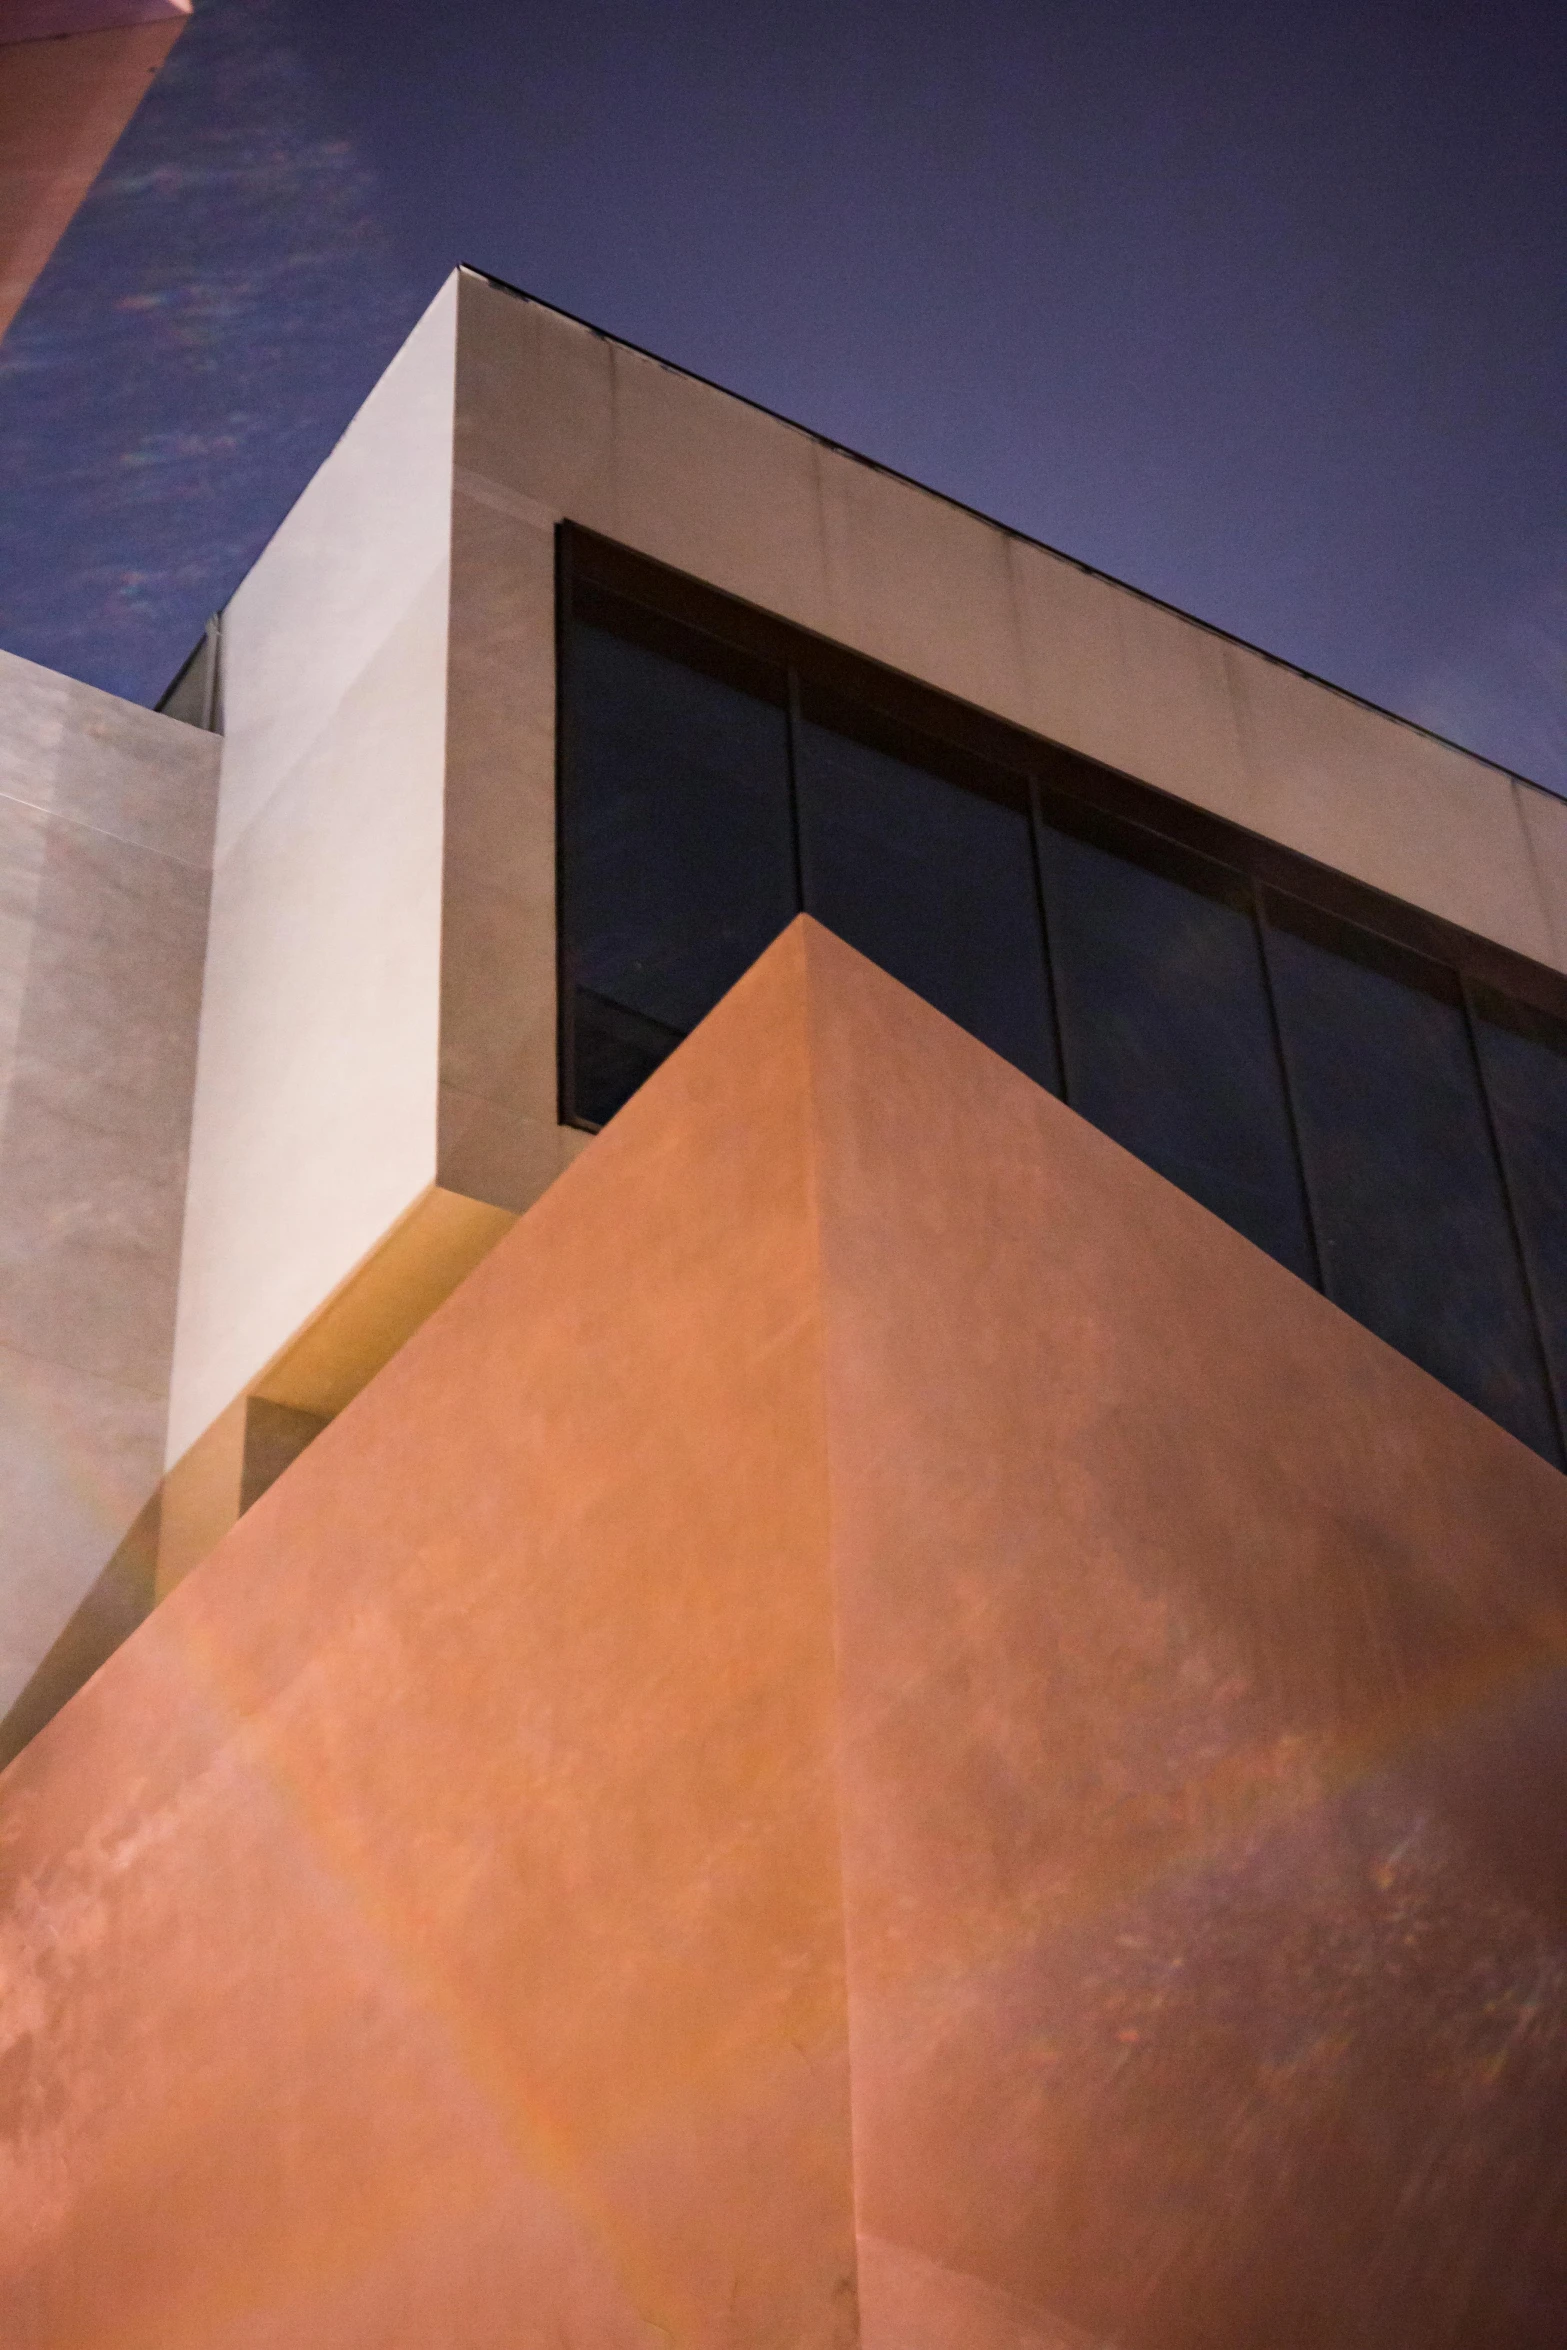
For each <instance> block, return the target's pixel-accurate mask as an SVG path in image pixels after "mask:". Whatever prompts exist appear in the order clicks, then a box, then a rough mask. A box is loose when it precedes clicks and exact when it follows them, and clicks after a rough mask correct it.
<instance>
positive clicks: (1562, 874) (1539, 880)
mask: <svg viewBox="0 0 1567 2350" xmlns="http://www.w3.org/2000/svg"><path fill="white" fill-rule="evenodd" d="M1513 797H1514V799H1515V801H1516V803H1517V808H1518V820H1519V822H1520V824H1521V825H1522V826H1523V833H1524V839H1525V841H1526V842H1527V843H1528V848H1529V861H1530V864H1531V866H1532V867H1533V870H1534V878H1535V883H1536V886H1537V888H1538V890H1539V893H1540V900H1541V903H1542V905H1543V906H1544V909H1545V923H1546V929H1547V932H1548V934H1549V937H1550V942H1551V951H1550V955H1549V957H1548V958H1547V959H1548V960H1549V961H1551V962H1553V963H1554V964H1555V965H1556V966H1557V968H1558V969H1559V970H1563V971H1567V801H1564V800H1559V799H1558V798H1557V797H1556V795H1555V793H1554V792H1548V791H1542V790H1541V789H1540V788H1539V787H1538V786H1537V785H1534V784H1528V783H1515V784H1514V786H1513Z"/></svg>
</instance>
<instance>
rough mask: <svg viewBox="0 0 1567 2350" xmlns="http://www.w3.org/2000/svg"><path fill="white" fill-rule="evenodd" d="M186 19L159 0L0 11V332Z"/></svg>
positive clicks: (60, 3) (12, 6) (35, 2)
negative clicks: (115, 4)
mask: <svg viewBox="0 0 1567 2350" xmlns="http://www.w3.org/2000/svg"><path fill="white" fill-rule="evenodd" d="M188 14H189V10H188V9H181V8H175V7H172V6H170V5H167V0H122V4H121V5H120V6H117V7H116V6H111V5H108V4H107V0H7V6H6V8H5V10H4V12H3V14H0V335H3V334H4V333H5V331H6V328H7V327H8V326H9V325H10V323H11V321H12V319H13V318H14V317H15V316H16V313H17V312H18V310H20V308H21V306H22V303H23V302H24V301H25V299H26V297H27V295H28V293H29V292H30V291H31V289H32V286H33V283H34V281H35V279H36V278H37V276H38V274H39V272H40V271H41V270H42V268H43V266H44V264H45V262H46V261H47V260H48V258H49V256H50V254H51V253H52V252H53V251H54V249H55V246H56V245H57V244H58V243H59V241H60V238H61V237H62V236H63V234H64V233H65V230H66V228H67V226H68V225H69V223H70V220H71V218H72V216H73V214H74V213H75V211H76V208H77V206H78V205H79V204H80V203H81V201H82V198H83V197H84V196H85V195H86V193H87V191H88V189H89V188H90V187H91V186H92V184H93V181H94V180H95V179H96V178H97V177H98V174H99V172H100V171H101V170H102V169H103V167H104V165H105V164H106V163H107V162H108V160H109V156H110V154H111V152H112V150H113V148H114V145H115V142H116V140H117V139H118V138H119V136H120V133H121V132H122V131H123V130H124V128H125V126H126V124H127V123H128V122H129V121H130V118H131V116H132V115H133V114H134V113H135V111H136V109H137V107H138V106H139V105H140V103H141V101H142V98H143V97H144V96H145V94H146V91H147V87H148V84H149V83H150V82H151V80H152V79H153V76H154V75H155V74H156V73H157V71H158V68H159V67H160V66H161V65H162V63H163V61H164V59H165V58H166V57H167V55H168V53H169V51H170V49H171V48H172V47H173V45H174V42H175V40H176V38H177V36H178V34H179V32H180V30H181V27H182V26H183V25H184V23H185V20H186V17H187V15H188ZM62 35H69V36H70V37H69V38H61V37H60V36H62Z"/></svg>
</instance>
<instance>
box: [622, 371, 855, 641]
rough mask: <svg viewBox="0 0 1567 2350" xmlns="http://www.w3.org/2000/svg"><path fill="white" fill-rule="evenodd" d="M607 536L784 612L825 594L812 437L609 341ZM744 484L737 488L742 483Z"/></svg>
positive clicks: (817, 606) (817, 607) (807, 607)
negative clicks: (610, 498) (611, 458)
mask: <svg viewBox="0 0 1567 2350" xmlns="http://www.w3.org/2000/svg"><path fill="white" fill-rule="evenodd" d="M611 357H612V364H613V393H614V416H615V442H614V451H615V470H614V486H615V525H614V535H615V536H616V537H618V538H620V539H622V540H623V541H624V542H625V544H626V545H627V546H632V547H637V548H640V549H641V551H642V552H643V553H644V554H648V555H652V556H655V557H657V558H658V559H659V560H660V561H661V562H665V563H673V564H676V565H677V566H678V567H679V568H680V569H681V570H682V571H690V572H694V573H695V574H696V576H697V577H698V578H699V579H706V580H710V581H711V582H712V583H713V585H714V586H715V587H721V588H726V589H728V590H729V591H730V592H731V593H732V594H735V595H740V596H746V597H748V598H749V599H750V600H751V602H753V603H757V604H761V605H763V606H764V607H765V608H766V609H767V610H768V611H770V612H778V613H781V614H782V615H783V616H784V617H785V618H786V619H790V620H800V621H803V622H804V623H805V624H806V626H808V627H814V626H819V625H820V623H819V621H818V620H816V619H815V618H813V615H816V614H819V613H821V612H822V611H823V610H825V609H826V608H827V604H828V594H829V589H828V580H829V564H828V557H827V550H826V546H825V544H824V529H823V513H822V500H821V493H820V481H819V476H818V469H817V463H816V459H817V454H818V448H817V444H816V443H814V442H813V441H812V439H811V437H810V435H809V434H808V433H804V432H801V431H799V430H798V429H797V428H796V427H795V426H793V425H787V424H781V423H779V421H778V420H777V419H776V418H775V417H771V416H766V415H764V414H763V413H762V411H761V410H760V409H758V408H752V407H749V406H748V405H747V404H746V402H745V401H743V400H736V399H733V398H732V397H731V396H730V395H729V394H728V393H725V392H719V391H715V390H714V389H713V387H712V386H711V385H710V384H704V383H698V382H696V381H695V380H694V379H693V378H692V377H690V376H688V375H682V374H681V373H680V372H679V370H678V369H676V368H673V367H665V366H662V365H661V364H660V363H659V361H658V360H656V359H649V358H646V357H645V356H644V355H643V354H642V353H641V352H640V351H628V350H627V349H626V348H625V346H624V345H623V344H619V343H617V344H614V345H612V346H611ZM742 482H743V483H744V484H745V485H746V487H745V491H744V494H743V495H736V490H737V486H738V485H739V484H740V483H742Z"/></svg>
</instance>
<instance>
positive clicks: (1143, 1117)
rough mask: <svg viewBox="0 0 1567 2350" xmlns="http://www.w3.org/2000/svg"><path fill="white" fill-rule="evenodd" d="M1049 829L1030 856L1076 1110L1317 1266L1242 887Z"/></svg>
mask: <svg viewBox="0 0 1567 2350" xmlns="http://www.w3.org/2000/svg"><path fill="white" fill-rule="evenodd" d="M1126 846H1127V849H1128V850H1129V851H1134V852H1135V853H1129V854H1121V853H1118V851H1112V850H1111V849H1109V848H1106V847H1102V846H1100V845H1098V844H1097V843H1096V842H1093V841H1089V840H1084V839H1080V838H1077V837H1075V836H1074V835H1073V834H1071V833H1068V832H1064V831H1061V830H1059V829H1058V828H1056V827H1055V826H1053V825H1051V826H1047V827H1045V829H1044V832H1043V835H1042V841H1041V856H1042V863H1043V869H1044V877H1045V908H1046V918H1047V920H1048V923H1049V928H1050V954H1051V962H1052V966H1053V968H1054V972H1055V983H1056V993H1057V1002H1058V1005H1059V1009H1060V1017H1061V1050H1062V1054H1063V1057H1064V1059H1065V1062H1066V1081H1067V1099H1068V1101H1069V1102H1070V1103H1071V1105H1072V1107H1073V1108H1074V1109H1075V1110H1080V1111H1081V1112H1082V1114H1083V1116H1084V1117H1085V1118H1089V1119H1091V1120H1092V1121H1093V1123H1094V1125H1096V1126H1100V1127H1102V1128H1103V1129H1104V1131H1105V1132H1106V1133H1107V1134H1111V1135H1114V1137H1115V1139H1116V1141H1117V1142H1120V1143H1124V1144H1125V1146H1126V1148H1127V1149H1128V1150H1130V1151H1135V1152H1136V1154H1137V1156H1138V1157H1139V1158H1140V1159H1142V1160H1144V1161H1145V1162H1146V1164H1147V1165H1148V1166H1150V1167H1153V1168H1156V1169H1157V1170H1158V1172H1159V1173H1160V1174H1161V1175H1164V1176H1166V1177H1168V1179H1169V1181H1170V1182H1172V1183H1177V1184H1179V1185H1180V1187H1181V1189H1182V1190H1183V1191H1185V1192H1189V1193H1190V1194H1191V1196H1192V1198H1193V1199H1196V1200H1200V1201H1201V1202H1202V1204H1203V1206H1204V1207H1206V1208H1211V1209H1212V1210H1213V1212H1214V1214H1215V1215H1216V1216H1222V1217H1223V1218H1224V1220H1225V1222H1226V1223H1227V1224H1233V1225H1234V1227H1235V1229H1236V1230H1237V1231H1238V1232H1244V1233H1245V1235H1246V1237H1247V1239H1248V1240H1254V1241H1255V1242H1256V1243H1257V1245H1258V1247H1259V1248H1265V1249H1266V1250H1267V1252H1268V1254H1269V1255H1270V1256H1272V1257H1276V1258H1277V1259H1278V1261H1279V1262H1280V1264H1283V1265H1287V1266H1288V1267H1289V1268H1290V1270H1291V1271H1292V1272H1294V1273H1298V1274H1300V1275H1301V1277H1302V1278H1303V1279H1304V1280H1307V1281H1314V1280H1315V1279H1316V1266H1315V1260H1314V1257H1313V1252H1312V1247H1311V1239H1310V1233H1309V1229H1308V1226H1307V1222H1306V1213H1305V1203H1304V1199H1303V1197H1302V1193H1301V1184H1300V1170H1299V1167H1298V1165H1297V1162H1296V1156H1295V1146H1294V1141H1293V1138H1292V1135H1291V1130H1290V1120H1289V1107H1288V1102H1287V1099H1286V1096H1285V1092H1284V1081H1283V1075H1282V1072H1281V1070H1280V1068H1279V1059H1278V1049H1277V1045H1276V1043H1275V1039H1274V1032H1273V1020H1272V1015H1271V1013H1270V1011H1269V1008H1268V996H1267V985H1266V976H1265V973H1264V970H1263V964H1262V953H1261V949H1260V947H1259V945H1258V940H1257V931H1256V924H1255V923H1254V921H1253V919H1252V915H1251V910H1250V906H1249V905H1248V904H1247V902H1246V900H1245V897H1244V894H1243V891H1244V885H1243V884H1241V883H1240V882H1239V880H1238V878H1237V877H1235V876H1232V875H1230V874H1229V873H1227V871H1226V870H1225V868H1224V867H1222V866H1218V865H1212V866H1210V865H1209V863H1208V861H1207V860H1206V859H1201V858H1197V857H1191V856H1187V855H1186V854H1185V853H1184V852H1180V851H1176V850H1174V849H1173V848H1166V847H1165V846H1164V845H1163V844H1159V845H1158V846H1154V845H1153V844H1149V845H1148V846H1146V847H1144V846H1143V845H1142V844H1140V843H1137V842H1135V841H1133V840H1131V839H1130V838H1129V839H1128V841H1127V843H1126Z"/></svg>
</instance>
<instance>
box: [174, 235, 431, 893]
mask: <svg viewBox="0 0 1567 2350" xmlns="http://www.w3.org/2000/svg"><path fill="white" fill-rule="evenodd" d="M455 338H456V286H455V282H454V281H452V280H448V282H447V284H446V285H445V286H444V287H443V288H442V290H441V292H440V293H439V294H438V295H437V296H436V298H435V300H434V302H433V303H432V304H431V305H430V308H429V309H428V310H427V311H426V312H425V315H424V317H423V318H422V319H421V320H420V322H419V324H418V326H417V327H415V329H414V331H413V333H412V334H411V335H410V336H409V338H408V341H407V342H406V343H405V344H404V345H403V347H402V349H401V350H400V351H399V352H398V354H397V357H396V358H395V359H394V360H393V361H392V364H391V366H390V367H389V368H388V369H387V371H386V373H385V375H384V376H383V377H382V378H381V380H380V382H379V383H378V384H377V385H376V387H375V390H374V391H373V392H372V393H371V394H370V397H369V399H368V400H366V402H365V404H364V406H363V407H362V408H361V409H360V411H359V413H358V415H357V416H356V417H355V418H354V421H353V423H352V424H351V425H350V426H349V428H348V430H347V432H346V433H345V434H344V435H343V438H342V439H341V440H340V441H339V442H338V444H337V447H336V448H335V449H334V450H333V452H332V454H331V456H330V457H329V458H328V459H327V461H326V463H325V464H324V465H323V466H322V468H321V470H320V471H319V472H318V473H317V474H316V476H315V478H314V479H313V480H312V482H311V484H310V486H309V488H308V489H307V490H306V491H305V492H304V495H303V496H302V497H301V498H300V499H299V501H298V503H297V505H295V506H294V508H293V509H292V511H291V512H290V513H289V515H288V517H287V518H286V520H285V521H284V522H283V524H282V525H281V527H280V528H279V530H278V532H277V534H276V536H275V537H274V538H273V539H272V540H271V541H270V542H269V543H268V545H267V548H266V550H265V552H264V553H263V554H262V555H261V557H260V558H259V560H258V561H257V563H256V564H255V566H254V568H253V569H252V570H251V571H250V573H249V574H248V575H247V577H246V578H245V580H244V582H243V583H242V585H241V586H240V587H239V589H238V590H237V592H236V593H235V595H234V597H233V600H232V601H231V603H230V604H229V606H228V608H227V610H226V611H225V613H224V615H223V727H224V738H225V739H224V745H223V786H222V793H221V796H220V799H219V804H218V837H217V851H216V856H217V861H218V863H220V864H221V863H222V861H223V859H224V858H225V857H226V856H227V854H228V852H229V850H230V849H231V848H232V847H233V846H234V844H235V842H236V841H237V840H238V839H239V838H240V836H241V835H242V834H243V833H244V831H245V830H246V828H247V827H248V826H249V825H250V824H251V823H253V822H254V820H255V818H256V816H257V815H258V814H259V813H260V811H261V809H262V808H263V807H264V806H265V804H266V802H267V800H268V799H269V798H270V797H271V796H272V794H273V793H274V792H277V791H279V790H281V789H282V787H283V786H284V784H285V783H286V782H287V781H288V779H289V777H290V776H291V775H293V774H294V772H295V771H296V769H297V768H298V766H299V763H300V761H301V760H302V759H303V758H304V757H305V755H306V753H307V752H308V751H309V749H310V748H311V746H312V744H313V743H314V742H315V741H316V740H317V738H318V737H319V736H320V735H321V734H322V733H323V732H324V731H325V730H326V728H327V727H329V726H330V725H331V724H332V723H333V721H334V719H335V718H336V716H337V713H338V710H339V708H340V706H341V704H342V702H343V699H344V696H345V695H346V694H347V693H348V692H350V691H351V690H352V688H353V686H354V684H355V683H356V681H357V680H358V679H359V678H360V677H361V676H362V675H363V674H364V672H365V671H366V670H367V669H368V668H369V667H370V666H371V664H372V663H373V662H374V661H375V660H376V659H377V658H378V657H379V656H380V655H381V653H382V652H383V650H384V648H385V646H386V644H387V641H388V639H389V638H390V637H391V636H392V635H393V633H394V632H395V631H396V630H397V629H398V628H400V627H401V626H402V624H403V622H404V620H405V617H406V615H407V613H408V611H409V608H410V607H411V606H412V605H413V604H414V603H415V602H416V600H417V599H418V598H420V597H421V596H422V595H423V594H424V592H425V590H426V588H427V586H428V585H429V583H430V581H431V580H432V579H433V578H435V577H437V576H441V577H444V576H445V571H446V566H447V563H448V560H449V555H450V540H451V485H452V418H453V402H454V381H455V356H454V353H455ZM441 685H442V689H443V694H444V679H443V680H442V681H441ZM426 690H430V689H429V688H428V686H427V689H426ZM441 707H442V709H443V711H444V698H443V700H442V703H441Z"/></svg>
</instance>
